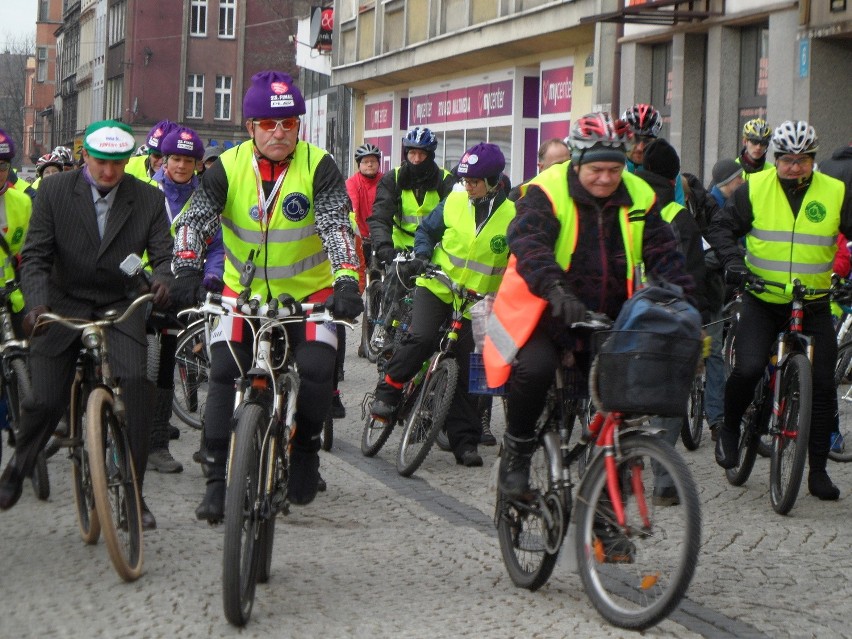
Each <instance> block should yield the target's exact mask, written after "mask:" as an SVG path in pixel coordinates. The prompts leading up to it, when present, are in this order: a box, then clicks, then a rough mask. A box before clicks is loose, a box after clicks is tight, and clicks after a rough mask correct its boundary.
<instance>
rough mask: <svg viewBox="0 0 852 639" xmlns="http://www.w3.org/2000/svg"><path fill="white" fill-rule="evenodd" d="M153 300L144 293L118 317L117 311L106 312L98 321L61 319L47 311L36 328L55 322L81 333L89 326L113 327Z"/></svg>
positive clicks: (37, 322)
mask: <svg viewBox="0 0 852 639" xmlns="http://www.w3.org/2000/svg"><path fill="white" fill-rule="evenodd" d="M153 298H154V296H153V295H152V294H151V293H145V294H144V295H140V296H139V297H137V298H136V299H135V300H133V302H132V303H131V304H130V306H128V307H127V309H126V310H125V311H124V313H122V314H121V316H120V317H117V315H118V311H107V313H106V315H105V316H104V317H103V318H101V319H98V320H91V319H82V318H78V317H62V316H61V315H57V314H56V313H51V312H49V311H48V312H47V313H42V314H41V315H39V318H38V320H37V321H36V326H40V325H42V324H50V323H52V322H55V323H57V324H60V325H62V326H64V327H66V328H69V329H71V330H72V331H82V330H85V329H86V328H88V327H89V326H101V327H103V326H114V325H115V324H121V323H122V322H124V321H125V320H127V318H128V317H130V316H131V315H133V313H135V312H136V311H137V309H138V308H139V307H140V306H142V305H143V304H145V303H146V302H150V301H151V300H152V299H153Z"/></svg>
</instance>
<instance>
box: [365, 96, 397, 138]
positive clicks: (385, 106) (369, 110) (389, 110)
mask: <svg viewBox="0 0 852 639" xmlns="http://www.w3.org/2000/svg"><path fill="white" fill-rule="evenodd" d="M392 118H393V100H385V101H383V102H374V103H373V104H367V105H365V106H364V129H365V130H366V131H375V130H376V129H389V128H391V127H392V126H393V122H392Z"/></svg>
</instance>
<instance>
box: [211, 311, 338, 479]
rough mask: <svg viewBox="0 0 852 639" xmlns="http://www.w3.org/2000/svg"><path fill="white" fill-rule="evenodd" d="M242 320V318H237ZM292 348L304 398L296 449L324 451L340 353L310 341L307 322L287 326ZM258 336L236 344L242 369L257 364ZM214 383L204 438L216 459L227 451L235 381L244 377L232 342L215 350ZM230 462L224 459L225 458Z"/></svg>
mask: <svg viewBox="0 0 852 639" xmlns="http://www.w3.org/2000/svg"><path fill="white" fill-rule="evenodd" d="M235 321H236V320H235ZM287 334H288V337H289V339H290V348H291V349H293V353H294V355H295V359H296V365H297V366H298V369H299V394H298V396H297V398H296V424H297V429H296V436H295V438H294V440H293V444H294V445H295V446H301V447H303V448H314V446H315V448H316V450H318V449H319V446H318V440H317V442H316V444H314V442H313V440H314V439H316V437H318V435H319V433H320V430H321V429H322V424H323V421H324V420H325V417H326V415H328V412H329V410H330V409H331V397H332V391H333V389H334V379H335V360H336V357H337V352H336V350H335V349H334V348H333V347H331V346H330V345H329V344H326V343H322V342H314V341H308V340H307V339H306V336H305V325H304V324H292V325H290V326H288V327H287ZM252 343H253V342H252V333H251V331H250V330H249V329H248V327H246V328H245V330H243V335H242V339H241V340H240V341H239V342H230V345H231V347H232V348H233V350H234V354H235V355H236V356H237V358H238V360H239V362H240V366H242V369H243V370H247V369H248V367H249V366H251V362H252ZM210 356H211V362H210V382H209V388H208V393H207V405H206V407H205V409H204V435H205V438H206V442H207V449H208V451H209V452H210V454H211V456H212V457H213V458H216V459H217V460H218V456H219V455H220V453H222V452H223V451H226V450H227V447H228V439H229V437H230V434H231V418H232V416H233V414H234V395H235V386H234V380H235V379H237V378H238V377H239V375H240V367H239V366H238V365H237V362H236V361H235V359H234V357H233V356H232V355H231V351H230V350H229V348H228V343H227V342H216V343H214V344H212V345H211V347H210ZM222 463H224V457H222Z"/></svg>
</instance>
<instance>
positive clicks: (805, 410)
mask: <svg viewBox="0 0 852 639" xmlns="http://www.w3.org/2000/svg"><path fill="white" fill-rule="evenodd" d="M779 383H780V384H781V406H780V410H779V411H778V421H777V422H776V424H775V432H774V433H771V434H772V436H773V437H772V456H771V457H770V464H769V500H770V501H771V502H772V508H773V509H774V510H775V512H777V513H778V514H779V515H786V514H787V513H788V512H790V509H791V508H792V507H793V504H795V503H796V497H797V496H798V494H799V487H800V486H801V485H802V473H803V472H804V469H805V459H807V456H808V440H809V439H810V434H811V404H812V401H813V373H812V371H811V363H810V361H809V360H808V358H807V356H805V355H804V354H803V353H793V354H792V355H791V356H790V357H789V359H787V361H786V362H785V363H784V368H783V369H782V370H781V376H780V380H779Z"/></svg>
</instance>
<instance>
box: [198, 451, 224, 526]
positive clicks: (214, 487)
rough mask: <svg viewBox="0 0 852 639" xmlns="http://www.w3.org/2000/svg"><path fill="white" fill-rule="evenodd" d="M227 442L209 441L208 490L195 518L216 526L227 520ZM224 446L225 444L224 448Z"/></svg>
mask: <svg viewBox="0 0 852 639" xmlns="http://www.w3.org/2000/svg"><path fill="white" fill-rule="evenodd" d="M227 441H228V440H223V441H222V442H219V441H218V440H215V441H212V442H211V441H208V442H207V445H208V449H207V455H208V456H207V459H208V461H209V465H208V467H207V468H208V470H207V490H206V491H205V493H204V498H203V499H202V500H201V504H199V506H198V508H196V509H195V516H196V517H197V518H198V519H201V520H207V521H208V522H210V523H211V524H216V523H219V522H220V521H222V520H223V519H224V518H225V462H226V460H227V458H228V449H227ZM222 444H225V447H224V448H223V446H222Z"/></svg>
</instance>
